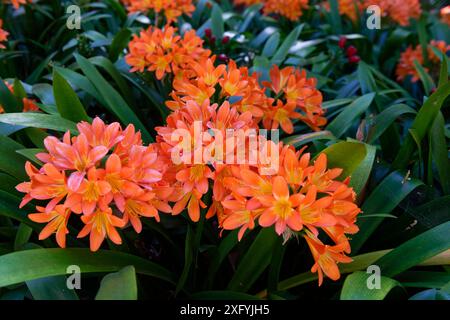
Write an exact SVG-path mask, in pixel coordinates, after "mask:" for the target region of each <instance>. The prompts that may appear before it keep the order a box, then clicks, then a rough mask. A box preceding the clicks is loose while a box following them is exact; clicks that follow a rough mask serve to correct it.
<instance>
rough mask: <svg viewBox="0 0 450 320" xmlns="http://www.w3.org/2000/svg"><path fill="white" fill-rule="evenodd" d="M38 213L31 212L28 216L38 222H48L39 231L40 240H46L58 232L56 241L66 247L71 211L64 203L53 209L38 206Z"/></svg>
mask: <svg viewBox="0 0 450 320" xmlns="http://www.w3.org/2000/svg"><path fill="white" fill-rule="evenodd" d="M36 209H37V210H38V211H39V212H38V213H30V214H29V215H28V218H30V220H32V221H34V222H37V223H47V225H46V226H45V227H44V228H43V229H42V231H41V232H40V233H39V240H44V239H47V238H48V237H50V236H51V235H52V234H53V233H56V242H57V243H58V245H59V246H60V247H61V248H65V247H66V235H67V234H68V233H69V230H68V229H67V222H68V220H69V217H70V214H71V211H70V209H68V208H66V207H65V206H63V205H57V206H56V207H54V208H53V209H52V210H51V211H47V210H46V209H45V208H43V207H36Z"/></svg>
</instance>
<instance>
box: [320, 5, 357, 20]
mask: <svg viewBox="0 0 450 320" xmlns="http://www.w3.org/2000/svg"><path fill="white" fill-rule="evenodd" d="M322 6H323V7H324V8H325V10H327V11H330V3H329V2H328V1H325V2H323V3H322ZM338 8H339V14H340V15H343V16H347V17H348V18H350V20H352V21H353V22H356V20H357V19H358V14H359V12H361V11H362V9H363V5H362V3H361V1H355V0H338Z"/></svg>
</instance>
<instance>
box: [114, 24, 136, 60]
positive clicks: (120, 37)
mask: <svg viewBox="0 0 450 320" xmlns="http://www.w3.org/2000/svg"><path fill="white" fill-rule="evenodd" d="M130 37H131V31H130V29H128V28H124V29H122V30H120V31H119V32H117V33H116V35H115V36H114V39H113V41H112V42H111V46H110V47H109V59H110V60H111V61H116V60H117V58H118V57H119V55H120V54H121V53H122V51H123V50H124V49H125V48H126V47H127V46H128V42H129V40H130Z"/></svg>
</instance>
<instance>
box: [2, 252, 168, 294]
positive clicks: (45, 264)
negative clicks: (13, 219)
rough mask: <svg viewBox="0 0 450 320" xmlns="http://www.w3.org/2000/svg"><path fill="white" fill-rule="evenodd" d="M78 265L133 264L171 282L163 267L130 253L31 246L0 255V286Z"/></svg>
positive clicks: (93, 268) (101, 268)
mask: <svg viewBox="0 0 450 320" xmlns="http://www.w3.org/2000/svg"><path fill="white" fill-rule="evenodd" d="M70 265H78V266H79V267H80V269H81V272H82V273H92V272H114V271H118V270H120V269H122V268H124V267H126V266H129V265H132V266H134V268H135V269H136V272H137V273H140V274H144V275H148V276H151V277H155V278H159V279H162V280H165V281H168V282H170V283H174V278H173V275H172V274H171V273H170V272H169V271H167V270H166V269H164V268H163V267H161V266H159V265H157V264H155V263H153V262H150V261H148V260H145V259H142V258H140V257H137V256H133V255H130V254H126V253H122V252H117V251H106V250H100V251H97V252H91V251H89V249H33V250H25V251H17V252H14V253H9V254H6V255H3V256H0V274H1V275H2V276H1V277H0V287H5V286H9V285H12V284H17V283H21V282H24V281H29V280H34V279H40V278H44V277H49V276H58V275H65V274H67V267H68V266H70Z"/></svg>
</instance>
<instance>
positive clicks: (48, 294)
mask: <svg viewBox="0 0 450 320" xmlns="http://www.w3.org/2000/svg"><path fill="white" fill-rule="evenodd" d="M26 284H27V287H28V290H30V292H31V295H32V296H33V299H34V300H78V296H77V294H76V293H75V290H73V289H69V288H68V287H67V279H66V277H64V276H54V277H46V278H40V279H35V280H30V281H27V282H26Z"/></svg>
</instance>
